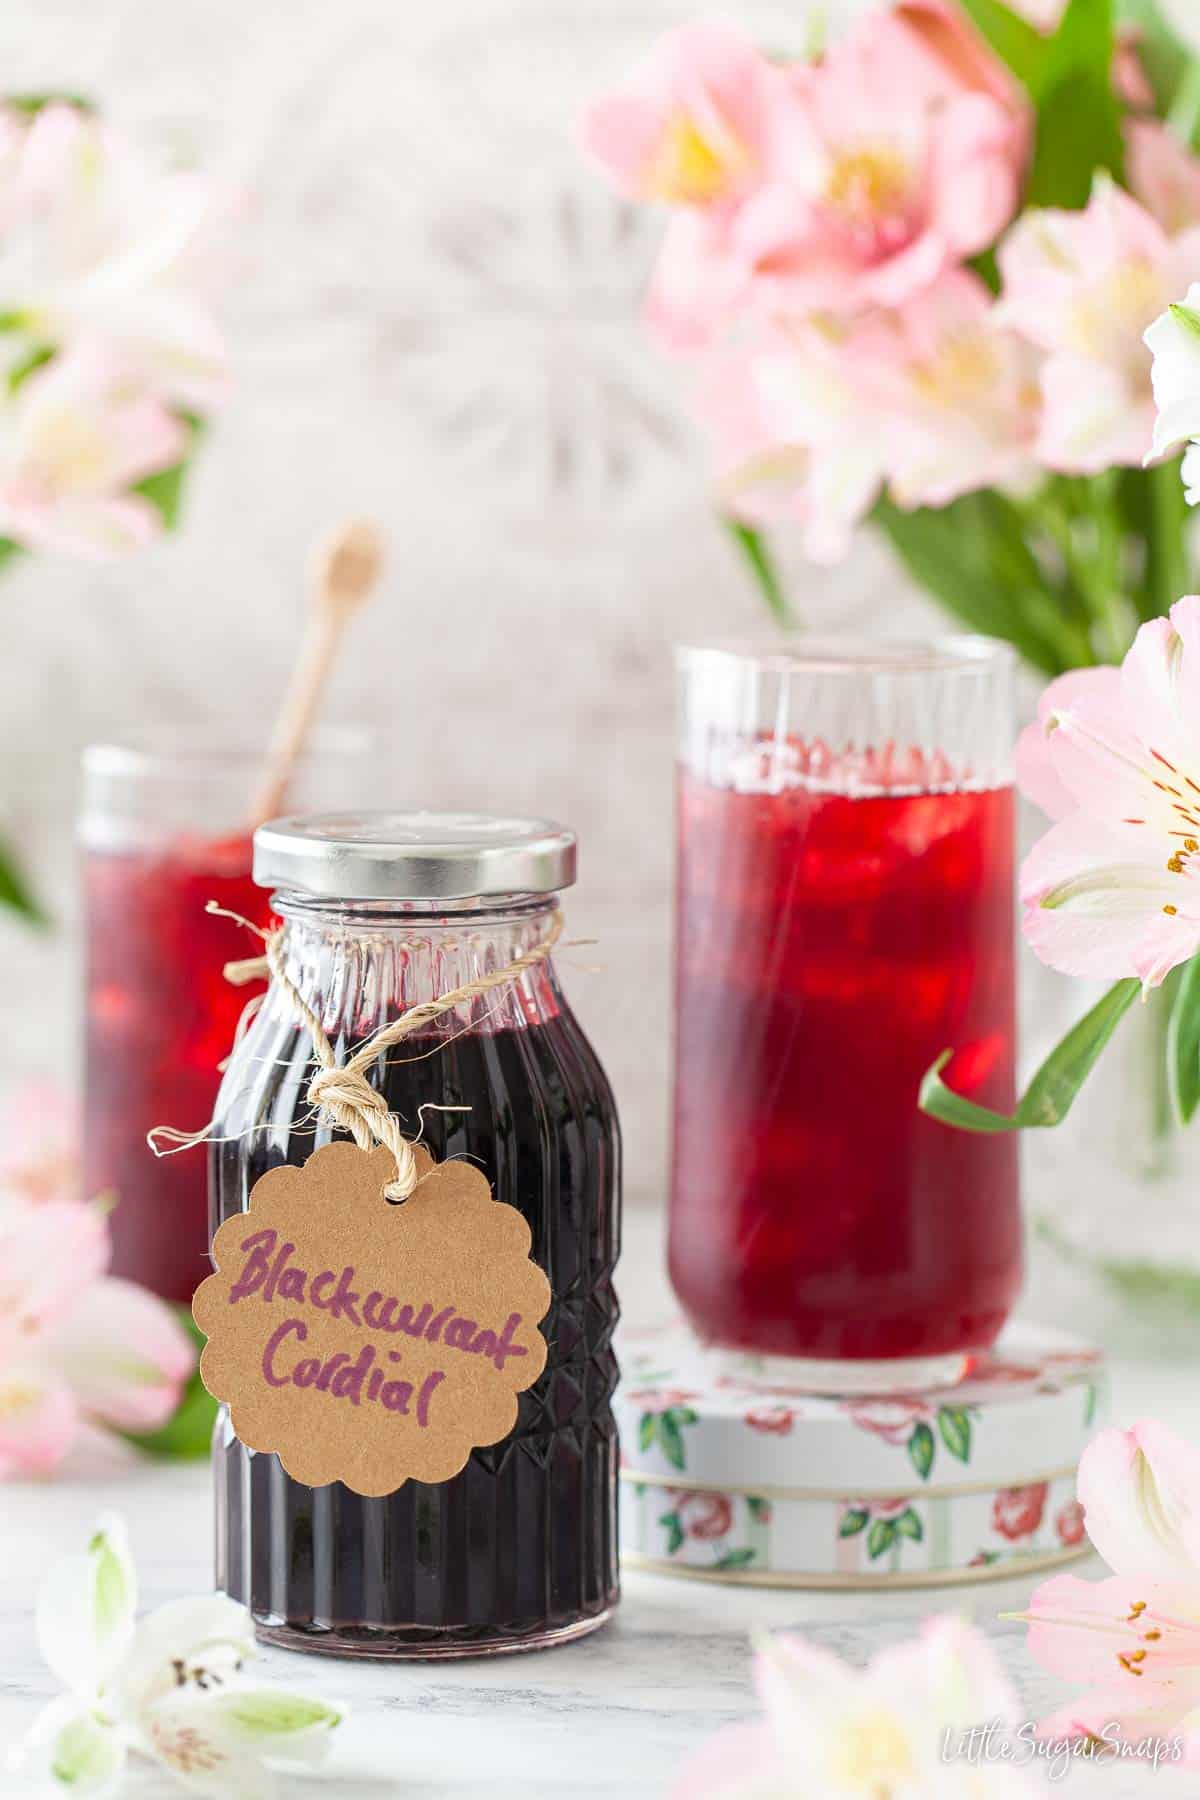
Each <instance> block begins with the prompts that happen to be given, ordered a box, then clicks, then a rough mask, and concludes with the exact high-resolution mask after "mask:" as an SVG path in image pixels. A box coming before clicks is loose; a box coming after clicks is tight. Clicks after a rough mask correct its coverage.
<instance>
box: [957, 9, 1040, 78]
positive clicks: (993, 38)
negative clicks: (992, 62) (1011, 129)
mask: <svg viewBox="0 0 1200 1800" xmlns="http://www.w3.org/2000/svg"><path fill="white" fill-rule="evenodd" d="M962 6H963V11H964V12H965V13H967V14H968V16H969V17H970V19H971V20H972V22H973V23H974V25H975V28H976V30H977V31H978V32H979V34H980V36H981V37H982V38H984V39H985V40H986V41H987V43H988V44H990V45H991V47H992V49H993V50H994V51H995V52H996V55H997V56H998V57H999V58H1000V61H1001V62H1002V63H1007V65H1008V67H1009V68H1010V69H1011V70H1012V72H1013V74H1014V75H1015V76H1016V78H1017V80H1018V81H1019V82H1021V83H1022V84H1023V85H1024V86H1025V87H1026V88H1027V89H1028V90H1029V92H1030V93H1031V94H1032V93H1036V92H1037V88H1038V83H1039V81H1040V78H1041V71H1042V68H1043V65H1044V64H1045V61H1046V57H1047V54H1048V51H1049V45H1048V43H1047V40H1046V39H1045V38H1044V37H1043V36H1042V34H1041V32H1040V31H1038V30H1037V29H1036V27H1034V26H1033V25H1031V24H1030V23H1029V21H1028V19H1022V18H1019V17H1018V15H1017V14H1016V13H1015V12H1013V11H1012V10H1011V9H1010V8H1009V7H1007V6H1002V5H1001V3H1000V0H962Z"/></svg>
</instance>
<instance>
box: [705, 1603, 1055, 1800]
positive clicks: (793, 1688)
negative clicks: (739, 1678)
mask: <svg viewBox="0 0 1200 1800" xmlns="http://www.w3.org/2000/svg"><path fill="white" fill-rule="evenodd" d="M754 1675H755V1685H756V1687H757V1689H758V1695H759V1699H760V1700H761V1702H762V1705H763V1709H764V1715H765V1716H764V1718H763V1720H762V1722H761V1723H760V1724H753V1725H734V1726H730V1727H728V1728H727V1729H726V1730H724V1731H722V1732H719V1733H718V1734H717V1736H716V1737H715V1738H713V1739H711V1740H710V1741H709V1742H707V1743H706V1744H704V1745H703V1746H702V1747H701V1748H700V1750H699V1751H698V1752H697V1753H696V1754H695V1755H694V1756H693V1757H692V1758H691V1759H690V1761H689V1762H688V1764H687V1766H686V1767H685V1770H684V1773H683V1775H682V1777H681V1779H680V1781H679V1783H678V1785H677V1786H676V1788H675V1789H674V1796H675V1800H783V1796H791V1795H795V1796H797V1797H799V1796H804V1800H809V1796H811V1797H812V1800H818V1797H819V1800H827V1797H828V1800H834V1796H839V1797H844V1800H876V1797H877V1796H882V1795H886V1796H887V1797H888V1800H968V1797H973V1800H992V1797H993V1796H994V1797H995V1800H1000V1797H1001V1796H1017V1795H1026V1796H1031V1795H1032V1792H1033V1790H1032V1788H1031V1787H1030V1786H1029V1785H1028V1783H1027V1781H1026V1778H1025V1777H1024V1776H1023V1775H1022V1774H1020V1773H1019V1772H1018V1771H1017V1770H1016V1769H1015V1768H1014V1767H1012V1766H1011V1765H1010V1764H1006V1763H1004V1762H1002V1761H1001V1760H999V1759H998V1758H997V1759H996V1760H988V1759H986V1758H982V1757H980V1756H979V1754H978V1752H976V1754H975V1755H974V1756H970V1755H968V1754H967V1753H966V1751H965V1748H964V1747H963V1745H962V1742H961V1739H962V1734H966V1733H969V1732H971V1731H972V1730H973V1729H975V1728H981V1727H985V1726H987V1725H989V1724H992V1723H993V1722H994V1721H1008V1720H1012V1719H1014V1718H1015V1716H1016V1710H1017V1708H1016V1701H1015V1697H1014V1695H1013V1692H1012V1689H1011V1687H1010V1686H1009V1684H1008V1682H1007V1680H1006V1679H1005V1677H1004V1674H1003V1672H1002V1670H1001V1668H1000V1666H999V1663H998V1662H997V1660H996V1657H995V1654H994V1652H993V1651H992V1650H991V1648H990V1647H989V1645H988V1644H987V1642H986V1640H985V1639H984V1638H983V1636H982V1634H981V1633H980V1632H978V1631H976V1630H974V1629H973V1628H972V1627H971V1626H970V1625H968V1624H966V1623H965V1621H963V1620H961V1619H958V1618H954V1617H944V1618H936V1619H930V1620H928V1621H927V1622H926V1624H925V1625H924V1627H923V1628H922V1631H921V1634H920V1636H919V1637H918V1638H916V1639H913V1640H912V1641H910V1642H908V1643H904V1644H899V1645H897V1646H895V1648H891V1649H887V1650H882V1651H880V1652H879V1654H878V1655H877V1656H875V1657H873V1658H872V1660H871V1662H870V1663H869V1664H868V1666H867V1667H866V1668H865V1669H855V1668H851V1667H850V1666H849V1665H848V1664H847V1663H844V1662H842V1661H841V1660H840V1659H839V1658H838V1657H836V1656H834V1655H832V1654H831V1653H830V1652H829V1651H827V1650H821V1649H818V1648H817V1647H816V1645H813V1644H808V1643H806V1642H805V1641H804V1639H803V1638H797V1637H780V1638H772V1639H768V1640H767V1642H766V1643H765V1644H764V1645H763V1646H762V1648H761V1649H760V1650H759V1652H758V1655H757V1656H756V1658H755V1668H754ZM948 1748H949V1752H950V1753H949V1754H947V1749H948Z"/></svg>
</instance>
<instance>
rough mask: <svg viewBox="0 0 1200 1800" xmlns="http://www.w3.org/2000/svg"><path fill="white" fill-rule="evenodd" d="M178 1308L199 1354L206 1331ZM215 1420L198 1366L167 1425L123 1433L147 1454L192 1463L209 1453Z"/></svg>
mask: <svg viewBox="0 0 1200 1800" xmlns="http://www.w3.org/2000/svg"><path fill="white" fill-rule="evenodd" d="M175 1311H176V1314H177V1317H178V1319H179V1322H180V1324H181V1325H182V1326H183V1327H184V1329H185V1331H186V1332H187V1334H188V1336H189V1337H190V1338H191V1339H192V1341H193V1343H194V1344H195V1345H196V1348H197V1355H198V1354H199V1351H200V1350H201V1349H203V1347H204V1342H205V1339H204V1333H203V1332H202V1331H201V1330H200V1328H199V1326H198V1325H197V1324H196V1322H195V1320H194V1319H193V1318H192V1315H191V1313H190V1312H189V1311H188V1309H187V1307H186V1306H180V1307H176V1309H175ZM216 1420H217V1403H216V1401H215V1400H214V1399H213V1397H212V1395H211V1394H210V1393H209V1392H208V1389H207V1388H206V1387H205V1385H204V1383H203V1382H202V1381H201V1379H200V1370H199V1367H198V1366H197V1368H196V1369H194V1370H193V1372H192V1376H191V1379H190V1381H189V1382H188V1384H187V1386H186V1387H185V1388H184V1390H183V1397H182V1399H181V1400H180V1402H179V1405H178V1406H177V1407H176V1409H175V1411H174V1412H173V1413H172V1415H171V1417H170V1418H169V1419H168V1420H167V1422H166V1424H165V1425H163V1426H160V1427H159V1429H158V1430H157V1431H145V1432H142V1433H140V1434H138V1433H135V1432H131V1431H127V1432H123V1433H122V1436H123V1437H125V1438H126V1439H127V1441H128V1442H129V1443H131V1444H136V1446H137V1448H138V1449H139V1450H143V1451H145V1453H146V1454H147V1455H148V1456H157V1457H162V1458H163V1459H164V1460H167V1461H171V1462H189V1461H193V1460H195V1459H196V1458H198V1457H201V1456H208V1455H209V1454H210V1452H211V1450H212V1434H213V1426H214V1425H215V1424H216Z"/></svg>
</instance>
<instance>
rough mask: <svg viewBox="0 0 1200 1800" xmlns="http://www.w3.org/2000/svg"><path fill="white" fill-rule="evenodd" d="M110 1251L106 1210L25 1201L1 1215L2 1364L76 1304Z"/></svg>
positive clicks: (72, 1203)
mask: <svg viewBox="0 0 1200 1800" xmlns="http://www.w3.org/2000/svg"><path fill="white" fill-rule="evenodd" d="M110 1253H111V1251H110V1244H109V1236H108V1224H107V1221H106V1220H105V1217H104V1214H103V1212H102V1211H101V1210H100V1208H99V1207H96V1206H92V1205H85V1204H84V1203H83V1202H82V1201H70V1200H50V1201H46V1202H44V1203H40V1204H35V1203H33V1202H28V1201H26V1202H20V1203H18V1204H16V1205H14V1206H12V1207H11V1208H9V1209H8V1210H7V1211H6V1212H5V1213H4V1214H3V1215H2V1216H0V1367H3V1365H4V1360H5V1357H6V1355H12V1354H13V1353H14V1352H15V1351H16V1350H18V1349H20V1348H21V1347H22V1346H28V1345H31V1344H33V1343H34V1342H36V1341H37V1340H38V1339H39V1338H40V1337H41V1336H42V1335H43V1334H44V1333H45V1332H46V1331H48V1330H49V1329H50V1328H51V1327H52V1326H54V1325H55V1324H56V1323H57V1322H58V1321H59V1320H60V1319H61V1318H62V1317H63V1316H64V1315H65V1314H66V1313H67V1312H68V1311H69V1310H70V1309H71V1307H72V1306H74V1305H75V1304H76V1302H77V1301H78V1300H79V1298H80V1296H81V1295H82V1294H83V1293H84V1292H85V1291H86V1289H87V1288H88V1287H89V1286H90V1285H91V1283H92V1282H94V1281H95V1280H96V1279H97V1278H98V1277H99V1276H100V1275H102V1274H103V1273H104V1271H105V1269H107V1267H108V1260H109V1256H110Z"/></svg>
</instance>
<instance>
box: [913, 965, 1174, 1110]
mask: <svg viewBox="0 0 1200 1800" xmlns="http://www.w3.org/2000/svg"><path fill="white" fill-rule="evenodd" d="M1140 992H1141V982H1140V981H1137V980H1135V979H1133V978H1132V977H1131V978H1130V979H1128V980H1126V981H1118V982H1117V984H1116V986H1115V987H1112V988H1110V989H1109V991H1108V993H1107V994H1106V995H1105V996H1104V998H1103V1000H1101V1001H1100V1002H1099V1003H1098V1004H1097V1005H1096V1006H1093V1008H1092V1010H1091V1012H1089V1013H1085V1015H1084V1017H1083V1018H1082V1019H1080V1021H1079V1023H1078V1024H1077V1025H1075V1026H1073V1027H1072V1029H1071V1030H1070V1031H1069V1032H1068V1033H1067V1035H1066V1037H1065V1038H1064V1039H1063V1040H1062V1042H1061V1044H1059V1045H1057V1046H1056V1048H1055V1049H1053V1050H1052V1051H1051V1052H1050V1054H1049V1056H1048V1057H1047V1058H1046V1060H1045V1062H1044V1063H1043V1064H1042V1066H1041V1068H1040V1069H1039V1070H1038V1072H1037V1074H1036V1075H1035V1076H1034V1078H1033V1080H1032V1081H1031V1082H1030V1084H1029V1086H1028V1088H1027V1089H1026V1090H1025V1093H1024V1095H1023V1097H1022V1099H1021V1101H1020V1104H1019V1105H1018V1107H1017V1109H1016V1111H1015V1112H1014V1113H998V1112H993V1111H992V1110H991V1108H990V1107H987V1106H978V1105H977V1104H976V1103H975V1101H974V1100H967V1099H965V1098H964V1097H963V1095H961V1094H956V1093H955V1092H954V1090H953V1088H950V1087H947V1086H946V1083H945V1082H944V1081H943V1080H942V1070H943V1069H944V1068H945V1067H946V1064H947V1063H948V1062H949V1061H950V1059H951V1057H952V1056H953V1054H954V1052H953V1051H952V1050H944V1051H943V1052H942V1054H941V1056H939V1057H938V1059H937V1061H936V1062H935V1063H934V1065H933V1067H932V1068H931V1069H929V1070H928V1071H927V1072H926V1075H925V1079H924V1080H923V1081H922V1083H921V1092H920V1096H919V1098H918V1105H919V1106H920V1108H921V1111H922V1112H923V1113H928V1115H929V1117H930V1118H931V1119H939V1120H940V1121H941V1123H942V1124H943V1125H954V1126H956V1127H957V1128H958V1129H959V1130H960V1131H979V1132H1001V1131H1029V1130H1046V1129H1049V1128H1051V1127H1052V1126H1055V1125H1061V1124H1062V1121H1063V1120H1064V1119H1065V1118H1066V1116H1067V1114H1068V1113H1069V1112H1070V1110H1071V1107H1072V1105H1073V1104H1074V1101H1075V1098H1076V1095H1077V1094H1078V1093H1079V1090H1080V1088H1081V1087H1082V1086H1083V1084H1084V1082H1085V1081H1086V1080H1087V1078H1088V1076H1089V1075H1090V1074H1091V1072H1092V1070H1093V1068H1094V1067H1095V1065H1096V1063H1097V1061H1098V1060H1099V1057H1100V1053H1101V1051H1102V1050H1103V1049H1104V1046H1105V1045H1106V1044H1107V1043H1108V1040H1109V1038H1110V1037H1111V1036H1112V1034H1113V1032H1114V1031H1115V1030H1116V1028H1117V1026H1118V1025H1119V1024H1120V1022H1121V1020H1122V1019H1123V1018H1124V1016H1125V1014H1126V1013H1127V1012H1128V1011H1129V1008H1130V1007H1131V1006H1132V1005H1133V1003H1134V1001H1135V1000H1136V999H1137V997H1138V995H1139V993H1140Z"/></svg>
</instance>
